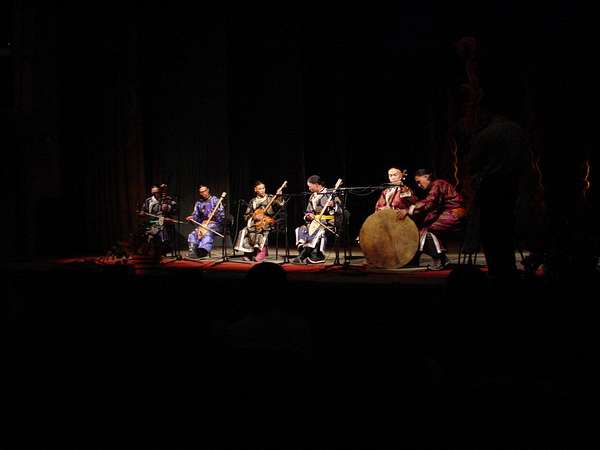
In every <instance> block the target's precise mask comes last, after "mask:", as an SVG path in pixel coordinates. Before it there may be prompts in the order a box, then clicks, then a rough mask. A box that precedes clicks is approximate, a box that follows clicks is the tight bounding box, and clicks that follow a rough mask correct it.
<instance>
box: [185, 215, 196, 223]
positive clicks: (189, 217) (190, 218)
mask: <svg viewBox="0 0 600 450" xmlns="http://www.w3.org/2000/svg"><path fill="white" fill-rule="evenodd" d="M193 218H194V216H187V217H186V218H185V220H187V221H188V222H190V221H191V220H192V219H193Z"/></svg>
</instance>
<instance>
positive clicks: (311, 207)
mask: <svg viewBox="0 0 600 450" xmlns="http://www.w3.org/2000/svg"><path fill="white" fill-rule="evenodd" d="M330 195H331V194H327V193H326V189H325V188H323V189H322V190H321V192H313V193H312V195H311V196H310V197H309V199H308V205H307V206H306V211H305V213H304V220H305V221H306V224H305V225H302V226H300V227H298V228H296V246H304V247H310V248H318V249H319V250H320V251H321V252H323V251H325V244H326V241H327V239H328V236H327V235H331V233H330V232H329V231H327V230H326V229H325V228H324V227H322V226H319V227H318V228H317V229H316V231H314V232H313V234H310V232H309V228H310V223H311V221H309V220H308V217H307V216H308V215H309V214H313V215H315V216H317V215H319V214H321V212H322V211H323V209H325V211H324V212H323V215H325V216H333V219H331V218H327V219H324V220H321V222H322V223H323V224H324V225H327V226H328V227H329V228H331V229H333V230H334V231H335V230H336V227H338V226H339V225H340V223H341V220H342V218H343V211H342V206H341V202H340V199H339V198H338V197H336V196H335V195H334V196H333V198H332V200H333V202H334V205H333V206H328V207H325V205H326V204H327V202H328V201H329V198H330Z"/></svg>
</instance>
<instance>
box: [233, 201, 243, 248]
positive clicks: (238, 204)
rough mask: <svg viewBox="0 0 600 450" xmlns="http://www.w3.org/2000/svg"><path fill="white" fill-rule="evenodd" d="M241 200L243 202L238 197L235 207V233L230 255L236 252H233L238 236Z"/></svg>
mask: <svg viewBox="0 0 600 450" xmlns="http://www.w3.org/2000/svg"><path fill="white" fill-rule="evenodd" d="M242 202H244V200H243V199H241V198H240V199H239V200H238V201H237V209H236V213H235V234H234V240H235V241H234V242H233V248H232V250H233V255H232V257H237V254H236V253H235V251H236V250H235V242H236V241H237V238H238V234H239V232H240V209H242Z"/></svg>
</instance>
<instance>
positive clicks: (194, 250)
mask: <svg viewBox="0 0 600 450" xmlns="http://www.w3.org/2000/svg"><path fill="white" fill-rule="evenodd" d="M197 250H198V247H196V246H195V245H194V244H190V248H189V251H188V258H192V259H198V252H197Z"/></svg>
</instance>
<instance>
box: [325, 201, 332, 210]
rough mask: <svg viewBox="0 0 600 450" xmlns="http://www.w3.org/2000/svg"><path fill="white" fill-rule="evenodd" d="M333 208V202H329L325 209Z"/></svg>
mask: <svg viewBox="0 0 600 450" xmlns="http://www.w3.org/2000/svg"><path fill="white" fill-rule="evenodd" d="M332 207H333V201H331V200H329V201H328V202H327V204H326V205H325V208H332Z"/></svg>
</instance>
